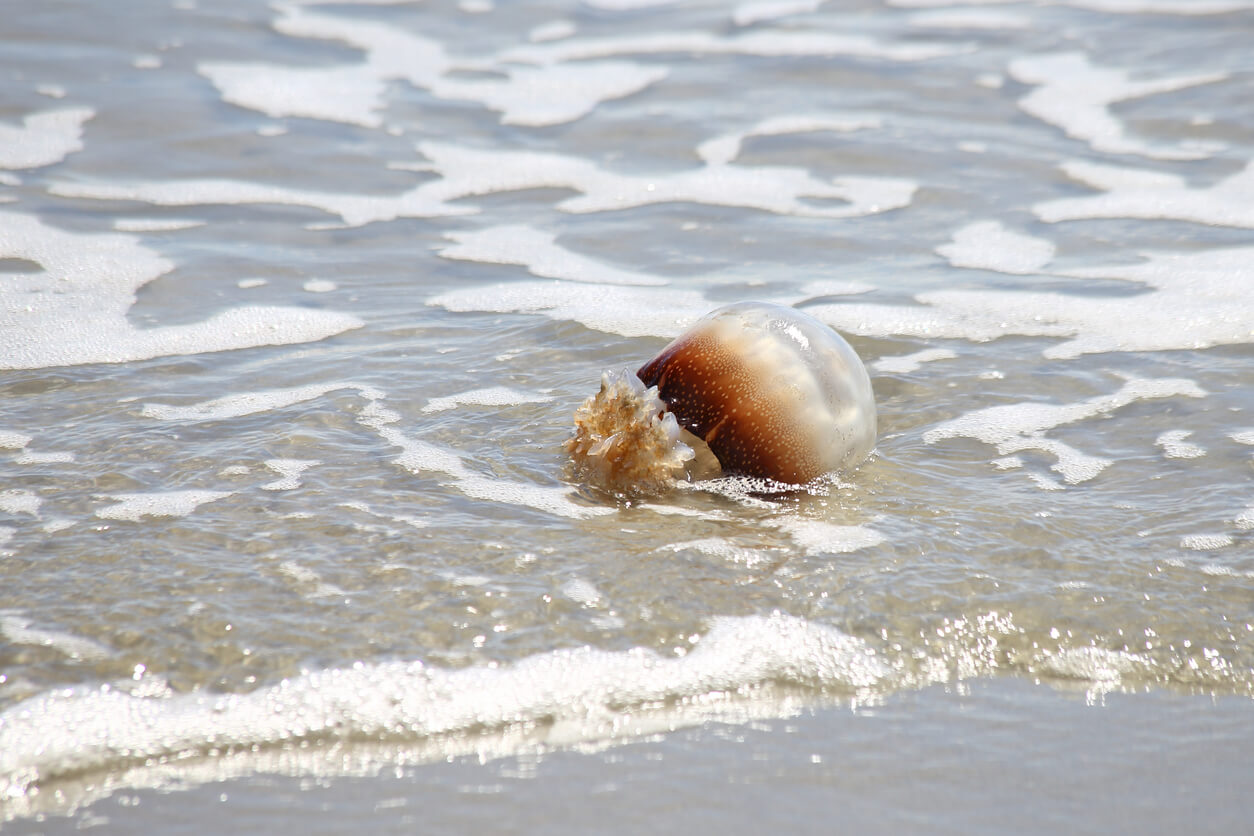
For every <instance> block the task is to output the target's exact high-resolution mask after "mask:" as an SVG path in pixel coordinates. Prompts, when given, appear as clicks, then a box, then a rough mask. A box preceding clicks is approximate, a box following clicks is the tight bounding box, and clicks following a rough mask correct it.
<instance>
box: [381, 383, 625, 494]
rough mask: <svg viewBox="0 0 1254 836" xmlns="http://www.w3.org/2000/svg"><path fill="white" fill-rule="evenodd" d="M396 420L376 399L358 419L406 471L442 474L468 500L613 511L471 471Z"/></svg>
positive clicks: (556, 491)
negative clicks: (393, 450) (394, 451)
mask: <svg viewBox="0 0 1254 836" xmlns="http://www.w3.org/2000/svg"><path fill="white" fill-rule="evenodd" d="M399 420H400V416H399V415H397V414H396V413H394V412H392V411H390V410H387V409H383V408H382V407H381V406H379V403H378V402H377V401H372V402H371V403H370V404H369V405H368V406H367V408H366V409H364V410H362V413H361V415H360V417H359V418H358V421H359V422H360V423H361V424H362V425H363V426H366V427H370V428H371V429H373V430H374V431H375V432H377V433H378V434H379V437H380V438H382V439H383V440H384V441H386V442H388V443H389V444H391V445H393V446H395V447H399V448H400V450H401V453H400V455H399V456H397V458H396V459H395V461H396V464H397V465H399V466H400V467H403V468H405V469H406V470H408V471H409V472H410V473H413V474H422V473H443V474H445V475H446V476H449V477H451V478H452V480H453V483H452V484H453V487H455V488H457V490H459V491H461V492H462V493H464V494H465V495H466V496H469V497H470V498H472V499H483V500H487V501H490V502H500V503H504V504H507V505H519V506H522V507H526V508H534V509H535V510H537V511H543V512H544V513H547V514H553V515H554V516H559V517H570V518H573V519H585V518H588V517H597V516H604V515H606V514H613V513H615V509H613V508H609V507H605V506H585V505H579V504H577V503H575V502H573V501H571V499H570V497H569V490H567V489H565V488H558V487H544V486H541V485H533V484H529V483H526V482H515V481H511V480H509V479H502V478H500V477H495V476H485V475H483V474H480V473H475V472H474V471H472V470H471V469H470V468H468V467H467V466H466V463H465V462H464V461H463V460H462V458H461V456H459V455H458V454H457V453H455V452H454V451H452V450H449V449H447V448H444V447H439V446H437V445H434V444H431V443H429V442H426V441H421V440H419V439H416V438H410V437H409V436H407V435H405V434H404V433H403V432H401V431H400V430H398V429H396V428H395V427H393V426H390V425H391V424H393V423H395V422H397V421H399Z"/></svg>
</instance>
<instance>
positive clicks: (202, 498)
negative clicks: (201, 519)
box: [96, 490, 234, 522]
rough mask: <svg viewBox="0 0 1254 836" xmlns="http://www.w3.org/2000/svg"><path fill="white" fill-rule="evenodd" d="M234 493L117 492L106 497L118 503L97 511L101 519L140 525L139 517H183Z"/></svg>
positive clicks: (189, 491)
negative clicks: (126, 521) (138, 523)
mask: <svg viewBox="0 0 1254 836" xmlns="http://www.w3.org/2000/svg"><path fill="white" fill-rule="evenodd" d="M233 493H234V491H197V490H187V491H164V492H157V493H119V494H111V495H110V496H109V497H108V498H109V499H113V500H117V502H116V504H114V505H108V506H105V507H104V508H100V509H98V510H97V511H96V516H97V517H100V518H101V519H104V520H128V521H130V522H139V520H140V518H141V517H186V516H187V515H188V514H190V513H192V512H193V511H195V510H196V509H197V508H199V507H200V506H201V505H205V504H207V503H210V502H217V501H218V500H219V499H225V498H226V497H228V496H231V495H232V494H233Z"/></svg>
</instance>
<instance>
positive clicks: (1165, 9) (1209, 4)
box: [888, 0, 1254, 15]
mask: <svg viewBox="0 0 1254 836" xmlns="http://www.w3.org/2000/svg"><path fill="white" fill-rule="evenodd" d="M1007 2H1008V0H961V3H959V0H888V5H890V6H898V7H901V8H909V9H926V8H936V7H941V6H956V5H959V4H961V5H963V6H981V5H985V6H1001V5H1006V3H1007ZM1049 2H1050V3H1051V4H1055V5H1059V6H1071V7H1073V8H1077V9H1092V10H1094V11H1099V12H1113V13H1116V14H1166V15H1213V14H1225V13H1227V12H1237V11H1242V10H1245V9H1254V0H1049Z"/></svg>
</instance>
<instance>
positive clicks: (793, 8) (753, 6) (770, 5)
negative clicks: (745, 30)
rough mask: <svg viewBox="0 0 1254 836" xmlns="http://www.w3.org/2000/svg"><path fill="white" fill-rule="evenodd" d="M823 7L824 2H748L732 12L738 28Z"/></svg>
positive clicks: (804, 0) (772, 0)
mask: <svg viewBox="0 0 1254 836" xmlns="http://www.w3.org/2000/svg"><path fill="white" fill-rule="evenodd" d="M821 5H823V0H748V2H743V3H740V4H738V5H737V6H736V8H735V9H734V10H733V11H732V22H733V23H735V24H736V25H737V26H749V25H751V24H754V23H761V22H763V21H766V20H778V19H779V18H781V17H791V16H792V15H798V14H806V13H807V12H813V11H815V10H816V9H818V7H819V6H821Z"/></svg>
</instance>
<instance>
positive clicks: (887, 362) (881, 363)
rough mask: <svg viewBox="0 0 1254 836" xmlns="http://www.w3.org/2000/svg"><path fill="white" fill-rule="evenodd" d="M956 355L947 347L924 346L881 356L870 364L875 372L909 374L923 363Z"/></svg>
mask: <svg viewBox="0 0 1254 836" xmlns="http://www.w3.org/2000/svg"><path fill="white" fill-rule="evenodd" d="M957 356H958V355H957V354H956V353H955V352H953V351H950V350H949V349H947V348H925V349H923V350H922V351H916V352H914V353H913V354H899V355H896V356H892V357H881V358H879V359H878V360H876V361H875V362H874V363H872V364H871V367H872V368H874V369H875V370H876V371H877V372H884V373H886V374H909V373H910V372H913V371H917V370H918V369H919V367H920V366H922V365H923V364H924V363H934V362H936V361H937V360H952V359H954V358H955V357H957Z"/></svg>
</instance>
